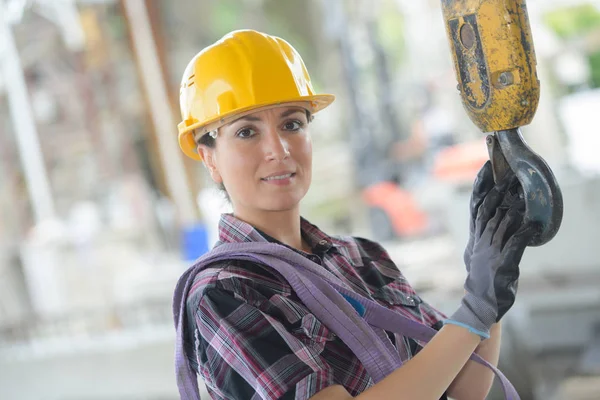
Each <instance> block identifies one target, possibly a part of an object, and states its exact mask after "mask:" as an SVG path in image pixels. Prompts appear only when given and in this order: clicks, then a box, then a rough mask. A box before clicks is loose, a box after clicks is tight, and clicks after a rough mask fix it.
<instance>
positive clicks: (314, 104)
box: [177, 94, 335, 161]
mask: <svg viewBox="0 0 600 400" xmlns="http://www.w3.org/2000/svg"><path fill="white" fill-rule="evenodd" d="M334 100H335V96H334V95H332V94H318V95H313V96H300V97H297V98H292V99H288V100H284V101H279V102H277V103H267V104H255V105H253V106H251V107H245V108H240V109H236V110H233V111H231V112H229V113H227V114H224V115H221V116H219V117H217V118H213V119H212V120H208V121H206V122H204V123H201V122H197V123H192V124H190V125H187V124H186V121H183V122H181V123H180V124H179V125H178V126H177V127H178V129H179V146H180V147H181V150H182V151H183V152H184V153H185V155H186V156H188V157H190V158H192V159H194V160H197V161H202V157H201V156H200V154H198V150H197V147H198V145H197V144H196V141H195V140H194V131H195V130H200V131H202V133H204V134H207V133H209V132H211V131H213V130H216V129H219V128H220V127H222V126H223V125H227V124H229V123H230V122H232V121H235V120H236V119H238V118H241V117H243V116H245V115H248V114H252V113H255V112H257V111H263V110H266V109H271V108H275V107H284V106H288V105H290V104H293V103H301V104H302V106H304V107H306V108H307V110H308V111H310V112H311V114H315V113H317V112H319V111H321V110H323V109H324V108H326V107H327V106H329V105H330V104H331V103H333V101H334ZM186 125H187V126H186Z"/></svg>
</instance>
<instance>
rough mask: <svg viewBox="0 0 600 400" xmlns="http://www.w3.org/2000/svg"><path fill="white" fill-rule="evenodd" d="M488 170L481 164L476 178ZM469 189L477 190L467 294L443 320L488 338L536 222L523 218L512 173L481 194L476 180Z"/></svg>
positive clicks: (511, 298) (512, 290)
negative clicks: (450, 315) (455, 309)
mask: <svg viewBox="0 0 600 400" xmlns="http://www.w3.org/2000/svg"><path fill="white" fill-rule="evenodd" d="M487 168H489V167H486V166H484V169H482V171H481V172H480V175H478V178H480V177H481V178H482V180H484V181H486V180H487V179H488V178H486V176H487V175H486V174H488V172H487ZM490 171H491V168H490ZM474 187H475V188H481V190H480V191H477V193H476V192H475V191H474V195H473V199H474V200H473V201H472V204H477V203H479V206H478V210H477V218H476V219H475V226H474V228H473V233H472V243H471V240H469V242H470V245H471V246H472V251H471V252H470V255H468V257H469V263H468V264H467V270H468V275H467V279H466V281H465V291H466V294H465V296H464V297H463V299H462V301H461V306H460V307H459V308H458V310H457V311H456V312H455V313H454V314H453V315H452V317H450V319H448V320H446V321H445V323H450V324H455V325H460V326H463V327H465V328H467V329H469V330H470V331H471V332H474V333H476V334H478V335H480V336H481V337H482V338H487V337H489V330H490V328H491V326H492V325H493V324H494V323H496V322H498V321H500V319H501V318H502V317H503V316H504V314H505V313H506V312H507V311H508V310H509V309H510V307H511V306H512V305H513V304H514V302H515V297H516V292H517V280H518V278H519V263H520V261H521V258H522V257H523V253H524V251H525V248H526V247H527V244H528V243H529V241H530V240H531V238H532V236H533V235H534V234H535V232H536V230H537V226H535V225H533V224H529V223H527V224H526V223H525V222H524V215H525V200H524V199H523V196H522V195H521V190H520V185H519V181H518V180H517V178H516V177H515V175H514V174H513V173H512V171H510V172H509V173H507V175H506V176H505V177H504V179H502V180H501V181H500V182H498V184H496V185H494V186H493V187H492V188H491V189H490V190H489V191H487V194H485V195H483V194H482V193H484V192H485V190H486V186H485V185H484V184H483V183H482V182H480V184H479V185H477V182H476V184H475V185H474ZM480 196H483V201H480V200H479V197H480ZM466 256H467V252H466V251H465V257H466ZM465 261H466V260H465Z"/></svg>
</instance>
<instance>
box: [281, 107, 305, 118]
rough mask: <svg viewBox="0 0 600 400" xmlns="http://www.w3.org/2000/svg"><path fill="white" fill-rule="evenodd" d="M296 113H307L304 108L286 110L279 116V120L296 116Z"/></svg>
mask: <svg viewBox="0 0 600 400" xmlns="http://www.w3.org/2000/svg"><path fill="white" fill-rule="evenodd" d="M296 113H303V114H304V113H305V111H304V110H303V109H302V108H292V109H290V110H286V111H284V112H282V113H281V114H280V115H279V118H285V117H289V116H290V115H293V114H296Z"/></svg>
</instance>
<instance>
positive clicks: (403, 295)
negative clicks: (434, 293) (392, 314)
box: [373, 285, 423, 311]
mask: <svg viewBox="0 0 600 400" xmlns="http://www.w3.org/2000/svg"><path fill="white" fill-rule="evenodd" d="M373 298H374V299H376V300H377V301H378V302H379V303H380V304H382V305H385V306H401V307H407V308H409V309H411V310H413V311H418V309H419V305H420V304H421V303H423V300H421V298H420V297H419V296H417V295H416V294H415V293H411V292H404V291H402V290H400V289H398V288H396V287H394V286H392V285H385V286H382V287H380V288H378V289H376V290H374V291H373ZM388 308H393V307H388Z"/></svg>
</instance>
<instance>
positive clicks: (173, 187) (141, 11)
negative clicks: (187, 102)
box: [123, 0, 197, 226]
mask: <svg viewBox="0 0 600 400" xmlns="http://www.w3.org/2000/svg"><path fill="white" fill-rule="evenodd" d="M123 4H124V9H125V12H126V14H127V19H128V20H129V24H130V31H131V36H132V38H133V44H134V50H135V53H136V57H137V58H138V60H139V62H140V63H142V64H143V66H144V73H143V74H142V83H143V85H144V89H145V91H146V94H147V96H148V103H149V105H150V115H151V118H152V122H153V124H154V129H155V131H156V134H157V137H158V143H159V152H160V156H161V159H162V166H163V168H164V170H165V175H166V180H167V186H168V188H169V191H170V194H171V196H172V199H173V202H174V203H175V205H176V207H177V210H178V214H179V218H180V222H181V223H182V224H183V225H188V226H189V225H191V224H193V223H194V222H195V221H196V220H197V218H196V215H197V211H196V207H195V205H194V202H193V200H192V193H191V191H190V187H189V185H188V182H187V179H186V176H187V175H186V170H185V166H184V164H183V159H182V153H181V151H180V150H179V147H178V145H177V139H176V135H175V126H176V123H175V121H174V120H173V115H172V113H171V105H170V103H169V96H168V92H167V88H166V85H165V82H164V79H163V76H162V73H161V69H160V68H161V67H160V61H159V56H158V52H157V49H156V44H155V42H154V37H153V35H152V28H151V26H150V21H149V16H148V10H147V8H146V4H145V1H144V0H124V1H123Z"/></svg>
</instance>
